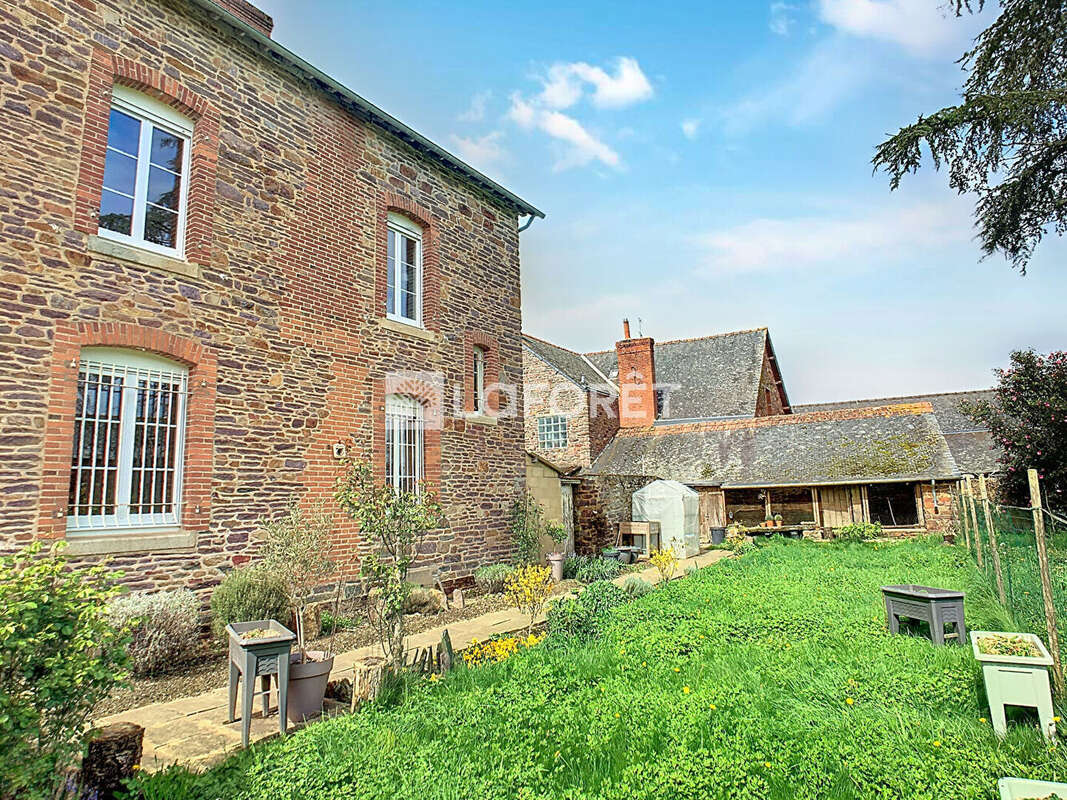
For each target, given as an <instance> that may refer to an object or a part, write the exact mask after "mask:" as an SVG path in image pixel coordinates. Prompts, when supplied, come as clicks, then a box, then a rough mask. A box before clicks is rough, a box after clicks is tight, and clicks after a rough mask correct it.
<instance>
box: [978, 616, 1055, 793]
mask: <svg viewBox="0 0 1067 800" xmlns="http://www.w3.org/2000/svg"><path fill="white" fill-rule="evenodd" d="M998 635H1000V636H1021V637H1022V638H1024V639H1027V640H1028V641H1030V642H1032V643H1033V644H1034V645H1035V646H1036V647H1037V649H1038V651H1039V652H1040V653H1041V655H1039V656H1037V657H1036V658H1027V657H1024V656H998V655H993V654H992V653H983V652H981V651H980V650H979V649H978V640H979V639H980V638H983V637H986V636H998ZM971 649H972V650H973V651H974V657H975V658H976V659H978V661H979V662H980V663H981V665H982V678H983V679H984V680H985V693H986V699H987V700H988V701H989V717H990V719H991V720H992V721H993V730H994V732H996V733H997V735H999V736H1004V735H1005V734H1006V733H1007V732H1008V723H1007V720H1006V719H1005V716H1004V706H1029V707H1031V708H1036V709H1037V713H1038V717H1039V718H1040V719H1041V732H1042V733H1043V734H1044V735H1045V738H1046V739H1052V738H1053V737H1055V735H1056V723H1054V722H1053V721H1052V715H1053V712H1052V690H1051V688H1050V686H1049V680H1048V668H1049V667H1050V666H1052V656H1051V655H1049V652H1048V650H1047V649H1046V648H1045V643H1044V642H1042V641H1041V638H1040V637H1038V636H1035V635H1034V634H1032V633H1005V632H1003V631H971ZM1038 796H1040V795H1038Z"/></svg>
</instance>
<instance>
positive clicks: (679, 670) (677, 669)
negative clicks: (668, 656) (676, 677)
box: [674, 667, 682, 672]
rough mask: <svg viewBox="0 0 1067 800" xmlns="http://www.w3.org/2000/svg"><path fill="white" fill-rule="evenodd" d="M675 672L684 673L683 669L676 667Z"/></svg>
mask: <svg viewBox="0 0 1067 800" xmlns="http://www.w3.org/2000/svg"><path fill="white" fill-rule="evenodd" d="M674 671H675V672H681V671H682V668H681V667H675V668H674Z"/></svg>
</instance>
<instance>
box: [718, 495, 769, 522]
mask: <svg viewBox="0 0 1067 800" xmlns="http://www.w3.org/2000/svg"><path fill="white" fill-rule="evenodd" d="M766 498H767V492H766V490H765V489H727V490H726V518H727V520H728V521H729V522H736V523H739V524H741V525H745V526H746V527H750V528H751V527H753V526H756V525H761V524H762V523H763V521H764V520H765V519H766V518H767V499H766Z"/></svg>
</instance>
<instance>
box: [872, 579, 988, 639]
mask: <svg viewBox="0 0 1067 800" xmlns="http://www.w3.org/2000/svg"><path fill="white" fill-rule="evenodd" d="M882 597H883V599H884V600H885V615H886V621H887V622H888V624H889V632H890V633H899V632H900V618H901V617H907V618H908V619H917V620H924V621H926V622H928V623H930V638H931V639H932V640H933V643H934V644H945V640H946V639H952V640H954V641H955V642H956V644H963V642H964V640H965V639H966V638H967V624H966V623H965V622H964V618H963V592H957V591H954V590H952V589H938V588H937V587H935V586H919V585H917V584H914V583H907V584H903V585H899V586H883V587H882ZM946 624H955V626H956V629H955V633H949V634H946V633H945V625H946Z"/></svg>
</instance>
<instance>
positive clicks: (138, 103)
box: [97, 85, 193, 258]
mask: <svg viewBox="0 0 1067 800" xmlns="http://www.w3.org/2000/svg"><path fill="white" fill-rule="evenodd" d="M111 108H113V109H115V110H117V111H121V112H122V113H123V114H128V115H129V116H131V117H135V118H137V119H138V120H140V122H141V139H140V142H139V145H138V152H137V153H124V151H121V150H119V151H116V152H123V153H124V154H125V155H127V156H130V157H132V158H136V159H137V175H136V179H135V183H134V192H133V197H132V198H131V199H132V200H133V220H132V222H131V224H130V233H129V235H127V234H125V233H120V232H118V231H113V230H110V229H108V228H104V227H102V226H97V234H98V235H99V236H100V237H101V238H104V239H111V240H114V241H116V242H122V243H123V244H128V245H131V246H133V247H139V248H141V249H143V250H151V251H152V252H154V253H160V254H161V255H166V256H170V257H172V258H184V257H185V226H186V217H187V215H188V206H189V176H190V172H191V168H192V149H193V147H192V141H193V123H192V122H191V121H189V120H188V119H187V118H185V117H183V116H182V115H181V114H179V113H178V112H177V111H175V110H174V109H173V108H171V107H170V106H168V105H167V104H165V103H162V102H160V101H159V100H156V99H155V98H153V97H149V96H147V95H144V94H141V93H140V92H136V91H134V90H133V89H130V88H129V87H126V86H121V85H116V86H115V88H114V90H113V91H112V96H111ZM157 128H158V129H159V130H161V131H165V132H166V133H169V134H171V135H172V136H177V137H179V138H181V139H182V140H183V141H184V145H183V146H182V174H181V176H180V186H179V192H178V229H177V232H176V235H175V246H174V247H164V246H163V245H160V244H156V243H155V242H149V241H147V240H146V239H145V238H144V226H145V216H146V212H147V206H148V172H149V168H150V166H151V160H152V131H153V130H154V129H157ZM108 149H110V147H109V148H108ZM105 157H106V156H105ZM103 191H104V188H103V186H102V185H101V194H103ZM109 191H114V190H109ZM116 194H121V192H116ZM124 196H125V197H129V195H124Z"/></svg>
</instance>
